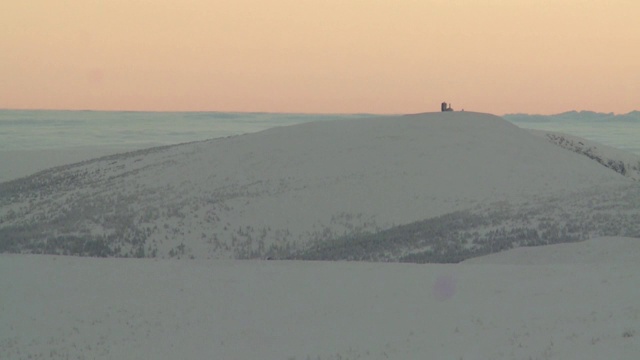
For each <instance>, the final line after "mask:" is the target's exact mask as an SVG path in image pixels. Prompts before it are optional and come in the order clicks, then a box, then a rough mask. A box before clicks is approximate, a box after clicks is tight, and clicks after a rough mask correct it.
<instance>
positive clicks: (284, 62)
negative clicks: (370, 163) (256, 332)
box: [0, 0, 640, 114]
mask: <svg viewBox="0 0 640 360" xmlns="http://www.w3.org/2000/svg"><path fill="white" fill-rule="evenodd" d="M638 14H640V2H638V1H636V0H606V1H605V0H566V1H551V0H538V1H530V0H523V1H507V0H459V1H450V0H446V1H445V0H424V1H403V2H395V1H363V0H352V1H341V0H325V1H300V0H295V1H294V0H272V1H263V0H216V1H205V0H187V1H176V0H173V1H172V0H156V1H141V0H135V1H86V0H67V1H63V2H57V1H49V0H31V1H16V0H9V1H4V2H3V3H2V4H1V5H0V54H2V57H1V58H0V59H1V60H0V80H1V81H2V82H1V86H0V108H5V109H7V108H14V109H15V108H26V109H93V110H153V111H169V110H172V111H192V110H200V111H202V110H217V111H267V112H307V113H358V112H368V113H410V112H420V111H433V110H438V109H439V103H440V102H442V101H447V102H451V103H452V106H453V108H454V109H456V110H459V109H461V108H464V109H465V110H473V111H481V112H490V113H494V114H505V113H514V112H527V113H541V114H551V113H558V112H562V111H566V110H574V109H575V110H582V109H589V110H594V111H600V112H616V113H626V112H629V111H631V110H634V109H636V108H637V106H638V102H637V101H638V99H639V98H640V71H638V59H640V47H638V46H637V45H638V44H640V26H638V23H637V20H638V19H637V17H638Z"/></svg>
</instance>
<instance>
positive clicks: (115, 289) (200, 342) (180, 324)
mask: <svg viewBox="0 0 640 360" xmlns="http://www.w3.org/2000/svg"><path fill="white" fill-rule="evenodd" d="M638 259H640V240H639V239H625V238H600V239H592V240H590V241H588V242H584V243H575V244H561V245H551V246H548V247H540V248H535V249H516V250H513V251H508V252H504V253H501V254H496V255H492V256H489V257H486V258H484V259H482V258H481V259H477V260H474V261H473V262H465V263H460V264H454V265H442V264H427V265H415V264H413V265H409V264H382V263H353V262H351V263H345V262H297V261H256V260H252V261H238V260H216V261H207V260H191V261H185V260H181V261H178V260H171V259H165V260H158V259H155V260H154V259H114V258H110V259H95V258H78V257H64V256H52V255H7V254H4V255H0V273H2V274H3V276H2V277H0V289H2V292H0V319H1V321H0V334H1V335H0V358H1V359H6V360H14V359H243V360H244V359H261V360H269V359H274V360H275V359H279V360H280V359H284V360H289V359H300V360H302V359H323V360H324V359H464V360H471V359H478V360H480V359H482V360H484V359H562V360H584V359H637V357H638V353H639V352H640V302H638V299H639V298H640V276H639V274H640V272H639V271H638V270H640V268H639V266H640V265H639V264H640V263H639V262H638V261H637V260H638Z"/></svg>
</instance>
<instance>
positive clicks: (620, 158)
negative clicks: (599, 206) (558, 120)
mask: <svg viewBox="0 0 640 360" xmlns="http://www.w3.org/2000/svg"><path fill="white" fill-rule="evenodd" d="M529 131H531V132H532V133H533V134H535V135H538V136H543V137H545V138H546V139H548V140H549V141H550V142H551V143H553V144H556V145H559V146H561V147H562V148H564V149H567V150H571V151H573V152H576V153H578V154H582V155H585V156H586V157H588V158H590V159H593V160H595V161H597V162H598V163H600V164H602V165H603V166H605V167H607V168H609V169H611V170H613V171H615V172H617V173H620V174H622V175H624V176H627V177H629V178H632V179H634V180H640V156H637V155H635V154H631V153H628V152H626V151H622V150H619V149H616V148H613V147H611V146H606V145H602V144H599V143H597V142H595V141H591V140H587V139H584V138H581V137H578V136H573V135H567V134H562V133H557V132H552V131H542V130H529Z"/></svg>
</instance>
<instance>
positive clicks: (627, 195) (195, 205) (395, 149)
mask: <svg viewBox="0 0 640 360" xmlns="http://www.w3.org/2000/svg"><path fill="white" fill-rule="evenodd" d="M603 194H604V195H603ZM621 194H623V195H621ZM609 195H611V196H609ZM620 196H622V198H623V199H626V200H623V201H622V202H620V201H618V200H620V199H619V197H620ZM638 196H639V195H638V187H637V186H636V184H634V183H633V181H631V180H630V179H629V178H626V177H624V176H622V175H621V174H619V173H616V172H615V171H612V170H611V169H607V168H606V167H603V166H602V165H601V164H599V163H597V162H595V161H593V160H592V159H590V158H588V157H585V156H582V155H579V154H576V153H574V152H571V151H566V150H565V149H562V148H560V147H556V146H550V144H548V142H547V141H545V139H542V138H539V137H536V136H533V135H532V134H531V133H530V132H528V131H526V130H523V129H520V128H518V127H517V126H515V125H512V124H511V123H509V122H507V121H506V120H504V119H502V118H499V117H496V116H492V115H488V114H479V113H471V112H449V113H428V114H417V115H409V116H395V117H377V118H370V119H349V120H341V121H323V122H313V123H306V124H299V125H293V126H287V127H279V128H273V129H269V130H266V131H262V132H259V133H254V134H247V135H241V136H234V137H228V138H221V139H214V140H209V141H204V142H195V143H188V144H181V145H177V146H166V147H159V148H152V149H148V150H143V151H136V152H131V153H127V154H121V155H115V156H109V157H104V158H100V159H96V160H92V161H86V162H83V163H79V164H74V165H70V166H64V167H60V168H55V169H51V170H48V171H44V172H41V173H39V174H36V175H34V176H31V177H28V178H24V179H18V180H15V181H11V182H6V183H2V184H0V239H1V240H0V246H1V248H0V250H2V251H9V252H35V253H67V254H80V255H94V256H139V257H143V256H146V257H149V256H151V257H155V256H158V257H167V256H181V257H182V256H184V257H187V256H188V257H236V258H257V257H262V258H265V257H275V258H320V259H322V258H324V256H326V255H327V254H326V251H325V250H326V249H324V248H323V244H332V246H333V245H336V242H338V243H340V244H342V245H344V244H345V243H346V242H348V240H349V239H350V237H352V236H359V244H373V242H369V241H368V240H367V239H368V238H367V236H369V235H375V234H380V233H381V232H382V231H391V232H390V233H389V232H387V233H386V234H392V236H388V237H385V238H384V239H382V240H380V239H378V240H377V242H376V244H380V243H384V244H383V245H382V247H379V246H378V247H376V248H375V249H374V252H375V256H374V255H372V254H373V253H372V252H371V251H369V250H367V249H366V246H360V247H359V248H358V249H352V248H345V247H344V246H343V247H342V249H344V253H343V254H341V255H340V256H339V258H346V259H370V260H371V259H373V260H376V259H377V260H385V261H395V260H400V261H414V260H416V259H415V256H414V258H412V257H410V256H409V257H407V256H408V255H411V254H412V253H413V254H414V255H415V253H416V252H417V253H418V256H419V257H421V258H420V259H422V260H421V261H432V260H434V256H436V255H437V256H439V254H440V253H443V252H449V251H456V252H462V253H461V254H462V255H460V254H458V255H460V256H454V257H453V258H450V257H447V259H449V260H451V259H455V260H460V259H462V258H464V257H468V256H472V255H477V254H481V253H486V252H490V251H497V250H501V249H504V248H509V247H511V246H514V241H516V243H515V245H523V244H525V245H526V244H529V245H531V244H543V243H550V242H557V241H572V240H577V239H583V238H586V237H589V236H592V235H594V234H599V235H625V236H637V233H638V231H640V230H639V229H638V228H637V225H635V223H634V222H633V221H631V220H629V219H632V218H633V217H634V216H637V209H636V207H633V206H631V205H630V204H633V203H637V199H639V197H638ZM580 201H582V203H580ZM584 202H588V204H589V205H586V204H585V203H584ZM496 204H497V205H496ZM598 204H601V205H602V204H607V206H609V205H611V204H613V205H611V206H609V207H607V206H600V207H598V206H596V205H598ZM548 207H551V209H550V210H549V211H550V212H552V213H554V214H555V215H558V216H569V217H568V218H564V219H561V220H558V219H557V218H554V219H552V220H549V219H547V217H548V216H547V215H548V214H545V211H546V210H544V209H546V208H548ZM588 207H591V208H593V207H596V208H598V209H600V210H601V211H600V212H599V213H597V214H596V215H589V214H592V213H591V212H590V211H587V213H586V214H582V215H580V216H579V218H578V220H580V221H582V223H581V224H587V225H589V224H591V223H594V221H595V223H598V224H600V225H598V227H596V228H593V226H591V225H589V226H591V227H588V226H587V227H585V226H586V225H585V226H582V225H580V224H578V225H575V224H574V222H575V220H576V217H575V216H576V215H575V210H576V208H578V209H580V210H588V209H587V208H588ZM505 209H508V210H505ZM522 209H527V211H529V213H523V211H522ZM603 211H605V212H606V213H603ZM461 212H463V213H461ZM470 212H471V213H470ZM611 212H615V213H617V214H620V216H619V217H618V218H616V219H621V221H623V222H624V223H625V224H626V225H624V226H620V227H616V226H615V224H614V225H613V226H612V222H611V221H609V220H606V219H605V220H602V219H601V218H603V217H604V218H606V217H607V216H610V213H611ZM451 214H453V215H451ZM460 214H462V215H460ZM487 214H497V215H496V216H498V217H497V218H487V217H486V216H487ZM563 214H564V215H563ZM566 214H569V215H566ZM571 214H573V215H571ZM474 216H475V218H474ZM478 216H479V217H481V219H479V220H478V218H477V217H478ZM483 216H484V218H482V217H483ZM491 216H493V215H491ZM571 216H574V218H571ZM594 216H596V217H597V219H594V218H593V217H594ZM474 219H475V220H474ZM522 219H525V220H527V221H524V220H522ZM596 220H599V222H598V221H596ZM443 221H444V222H443ZM414 222H420V224H427V225H425V226H428V227H429V229H430V230H429V231H431V232H429V233H428V234H431V235H433V234H440V235H441V236H440V237H439V238H438V240H437V242H438V244H434V243H432V242H429V241H431V240H433V239H435V237H434V236H429V237H428V239H427V240H428V241H426V242H425V239H424V238H425V236H421V235H420V234H421V231H422V233H426V232H425V231H426V230H424V229H423V228H418V230H417V231H414V232H413V233H412V234H413V235H411V236H413V238H415V239H417V240H415V241H405V242H402V241H400V242H398V245H397V246H395V245H393V244H394V243H393V241H390V240H389V238H393V239H398V238H399V236H400V233H399V232H397V231H396V232H394V229H395V230H398V229H400V230H402V231H404V228H401V227H402V226H405V225H407V224H411V223H414ZM441 222H443V223H447V224H449V226H447V227H445V228H446V229H453V231H454V232H455V231H457V232H455V233H451V231H449V230H446V231H445V232H447V231H448V232H447V233H446V234H444V235H442V231H441V230H438V229H439V228H442V226H441ZM452 224H453V225H452ZM455 224H458V225H459V226H458V227H456V226H455ZM519 226H520V227H522V226H524V227H525V228H524V230H523V231H520V230H518V231H516V232H515V233H513V234H512V233H509V234H511V235H509V234H507V235H508V236H506V238H508V239H509V240H504V239H503V240H502V243H501V245H500V246H498V247H495V246H494V245H492V244H491V242H493V243H495V241H493V240H492V239H493V238H495V236H494V235H495V234H502V233H501V232H500V231H504V232H505V233H506V232H508V231H511V230H513V229H514V228H515V229H520V228H519ZM541 226H542V227H544V229H542V228H541ZM581 226H582V227H581ZM418 227H419V226H418ZM610 228H618V232H617V233H611V231H609V229H610ZM549 229H551V230H549ZM546 230H549V231H547V232H545V231H546ZM491 231H496V233H491ZM451 234H453V235H451ZM449 235H451V236H449ZM363 236H364V237H363ZM413 238H412V239H413ZM502 238H505V237H504V236H503V237H502ZM512 240H513V241H512ZM433 241H436V240H433ZM518 241H520V242H519V243H518ZM340 244H338V245H340ZM389 244H392V245H389ZM376 246H377V245H376ZM338 247H339V246H338ZM452 249H453V250H452ZM309 251H311V254H310V253H309ZM352 251H355V252H357V253H358V254H362V253H363V251H364V253H365V254H364V256H352V255H353V254H351V253H350V252H352ZM420 254H422V255H420ZM429 254H431V255H429ZM433 254H435V255H433ZM432 255H433V256H432ZM447 256H448V255H447ZM437 260H438V259H437V258H436V259H435V261H437ZM416 261H420V260H416Z"/></svg>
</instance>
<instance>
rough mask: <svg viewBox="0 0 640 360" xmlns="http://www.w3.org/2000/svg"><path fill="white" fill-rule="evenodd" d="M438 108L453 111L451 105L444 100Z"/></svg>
mask: <svg viewBox="0 0 640 360" xmlns="http://www.w3.org/2000/svg"><path fill="white" fill-rule="evenodd" d="M440 110H442V111H453V108H452V107H451V104H448V105H447V103H446V102H443V103H442V104H440Z"/></svg>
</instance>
